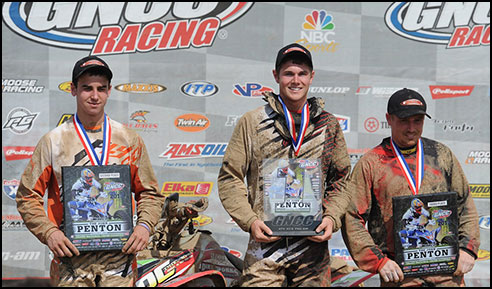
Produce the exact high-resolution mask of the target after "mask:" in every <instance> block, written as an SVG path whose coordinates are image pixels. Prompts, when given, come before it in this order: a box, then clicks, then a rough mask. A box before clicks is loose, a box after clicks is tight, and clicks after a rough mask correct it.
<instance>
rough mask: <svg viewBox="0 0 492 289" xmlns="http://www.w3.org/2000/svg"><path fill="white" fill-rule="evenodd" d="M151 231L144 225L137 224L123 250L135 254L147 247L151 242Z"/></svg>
mask: <svg viewBox="0 0 492 289" xmlns="http://www.w3.org/2000/svg"><path fill="white" fill-rule="evenodd" d="M149 235H150V234H149V231H148V230H147V228H145V227H144V226H142V225H136V226H135V228H134V229H133V233H132V235H131V236H130V239H128V241H127V242H126V244H125V246H123V249H121V251H122V252H123V253H125V254H135V253H137V252H138V251H141V250H143V249H145V248H146V247H147V243H148V242H149V237H150V236H149Z"/></svg>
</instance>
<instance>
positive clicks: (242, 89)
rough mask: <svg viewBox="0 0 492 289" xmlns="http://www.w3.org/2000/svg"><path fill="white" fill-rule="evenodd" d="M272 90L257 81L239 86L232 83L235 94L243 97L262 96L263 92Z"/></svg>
mask: <svg viewBox="0 0 492 289" xmlns="http://www.w3.org/2000/svg"><path fill="white" fill-rule="evenodd" d="M265 91H272V92H273V89H271V88H270V87H266V86H263V85H261V84H259V83H251V82H247V83H246V85H244V86H241V85H240V84H236V85H234V89H233V90H232V92H233V93H234V94H235V95H237V96H243V97H262V95H263V92H265Z"/></svg>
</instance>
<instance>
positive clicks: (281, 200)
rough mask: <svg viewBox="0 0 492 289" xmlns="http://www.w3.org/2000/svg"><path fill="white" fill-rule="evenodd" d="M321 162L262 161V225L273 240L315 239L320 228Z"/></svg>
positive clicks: (296, 160)
mask: <svg viewBox="0 0 492 289" xmlns="http://www.w3.org/2000/svg"><path fill="white" fill-rule="evenodd" d="M320 166H321V162H320V160H318V159H316V160H303V159H290V160H285V159H275V160H271V159H268V160H264V161H263V178H264V199H263V204H264V208H263V209H264V216H263V221H264V222H265V224H266V225H267V226H268V227H269V228H270V229H271V230H272V231H273V236H314V235H319V234H323V232H320V233H316V232H315V230H316V228H317V227H318V225H319V224H321V219H322V214H323V207H322V192H323V190H322V182H321V169H320Z"/></svg>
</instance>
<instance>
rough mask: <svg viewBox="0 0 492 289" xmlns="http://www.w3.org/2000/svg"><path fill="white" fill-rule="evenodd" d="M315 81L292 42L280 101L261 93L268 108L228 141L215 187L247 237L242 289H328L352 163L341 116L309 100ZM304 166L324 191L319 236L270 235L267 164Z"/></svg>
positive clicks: (307, 56)
mask: <svg viewBox="0 0 492 289" xmlns="http://www.w3.org/2000/svg"><path fill="white" fill-rule="evenodd" d="M314 74H315V73H314V70H313V62H312V57H311V53H310V51H309V50H308V49H306V48H305V47H304V46H302V45H299V44H297V43H293V44H289V45H287V46H285V47H283V48H282V49H280V50H279V51H278V53H277V58H276V61H275V69H274V70H273V77H274V79H275V81H276V82H277V83H278V84H279V94H274V93H264V100H265V101H266V102H267V104H265V105H264V106H262V107H259V108H257V109H255V110H253V111H249V112H246V113H245V114H244V115H243V117H242V118H241V119H240V120H239V122H238V124H237V126H236V127H235V129H234V132H233V134H232V137H231V140H230V141H229V145H228V147H227V151H226V153H225V156H224V159H223V163H222V167H221V169H220V172H219V177H218V181H217V183H218V188H219V197H220V198H221V201H222V204H223V206H224V208H225V209H226V211H227V212H228V213H229V215H230V216H231V217H232V218H233V219H234V221H235V222H236V223H237V224H238V225H239V226H240V227H241V229H243V230H244V231H245V232H248V233H249V234H250V239H249V244H248V249H247V252H246V256H245V259H244V260H245V268H244V270H243V275H242V283H241V286H261V287H269V286H276V287H281V286H282V287H283V286H315V287H319V286H329V285H330V282H331V278H330V273H331V272H330V254H329V252H328V240H329V239H330V238H331V236H332V232H334V231H336V230H338V228H340V226H341V217H342V216H343V214H344V213H345V208H346V207H347V206H348V204H349V203H350V198H349V196H348V195H347V194H344V193H342V191H343V188H344V186H345V181H346V179H347V178H348V174H349V173H350V158H349V156H348V153H347V146H346V144H345V139H344V135H343V132H342V129H341V128H340V124H339V123H338V121H337V119H336V117H335V116H334V115H333V114H331V113H329V112H327V111H325V110H324V101H323V100H322V99H321V98H314V97H312V98H308V96H307V95H308V92H309V87H310V85H311V83H312V81H313V78H314ZM304 160H306V161H308V162H312V163H317V162H318V161H319V167H320V179H319V180H320V181H319V182H322V184H321V185H320V186H321V187H322V188H324V190H323V189H320V191H321V199H322V205H321V207H322V208H321V212H318V213H319V214H317V215H316V217H319V219H320V221H319V223H320V224H319V225H318V226H317V227H315V228H314V229H313V231H316V232H317V233H319V235H314V236H309V237H307V236H295V237H290V236H273V231H272V230H271V228H270V227H268V226H267V225H266V223H265V222H264V221H268V220H265V217H264V216H265V214H271V209H270V211H267V210H268V208H267V205H265V203H264V196H265V195H266V186H267V185H268V184H267V183H266V181H265V177H264V176H265V174H268V173H269V172H270V171H269V169H271V167H272V165H268V169H267V164H272V163H275V164H278V165H274V166H273V170H274V171H276V169H279V170H281V169H284V168H285V169H286V170H287V168H286V167H287V166H289V164H291V163H294V162H299V161H304ZM281 163H284V164H286V165H280V164H281ZM270 175H271V174H270ZM284 175H286V174H284ZM293 175H295V176H296V180H297V181H298V183H302V182H301V181H300V179H301V178H302V179H305V183H308V182H309V181H308V179H309V178H308V177H307V176H305V175H303V173H302V170H301V173H293ZM245 180H247V181H245ZM279 182H281V181H279ZM285 182H287V177H286V180H285V181H284V183H285ZM314 183H315V182H314V181H313V186H315V185H316V184H314ZM303 188H304V187H303ZM304 189H305V188H304ZM287 190H288V186H287V185H285V186H284V187H283V188H281V189H279V191H278V192H276V193H279V194H281V195H282V196H283V195H284V194H286V193H287ZM297 192H299V191H297ZM291 197H292V196H289V197H286V198H291ZM313 198H314V196H313ZM313 206H314V205H313ZM308 217H309V216H308Z"/></svg>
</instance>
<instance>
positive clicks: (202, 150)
mask: <svg viewBox="0 0 492 289" xmlns="http://www.w3.org/2000/svg"><path fill="white" fill-rule="evenodd" d="M226 149H227V143H169V144H168V145H167V150H166V151H165V152H163V153H162V154H160V155H159V157H160V158H165V159H168V160H182V159H195V158H214V157H223V156H224V154H225V151H226Z"/></svg>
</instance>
